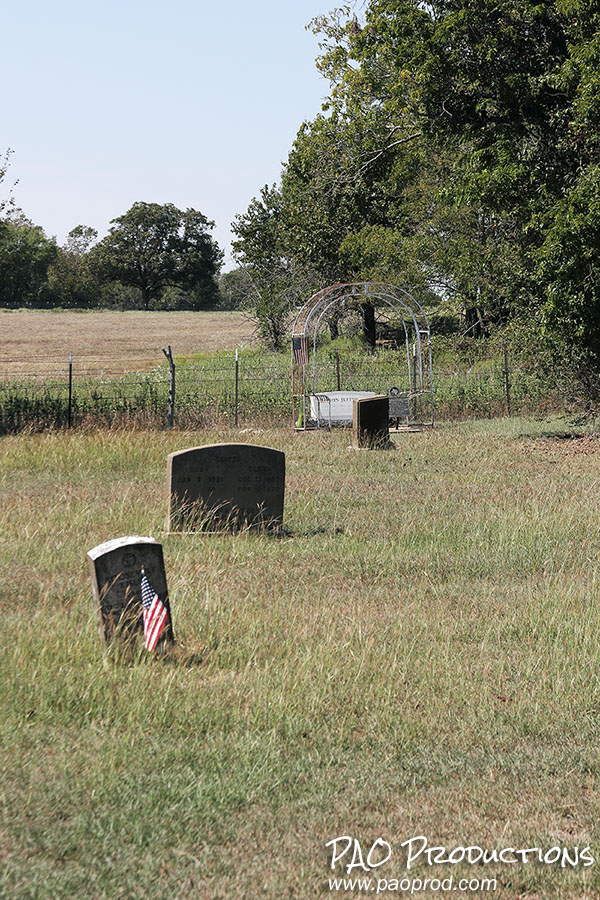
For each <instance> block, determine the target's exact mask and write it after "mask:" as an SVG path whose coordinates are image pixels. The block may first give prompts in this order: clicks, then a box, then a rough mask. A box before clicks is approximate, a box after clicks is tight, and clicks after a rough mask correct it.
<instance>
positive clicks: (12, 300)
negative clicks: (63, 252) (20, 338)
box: [0, 214, 58, 308]
mask: <svg viewBox="0 0 600 900" xmlns="http://www.w3.org/2000/svg"><path fill="white" fill-rule="evenodd" d="M1 224H2V227H1V229H0V306H5V307H8V308H18V307H21V306H23V307H26V306H33V307H39V306H42V307H43V306H47V305H51V301H52V296H51V288H50V285H49V283H48V269H49V267H50V265H51V264H52V263H53V262H54V261H55V259H56V257H57V253H58V250H57V247H56V243H55V242H54V240H51V239H49V238H47V237H46V235H45V234H44V232H43V230H42V229H41V228H40V227H39V226H37V225H33V223H31V222H30V221H29V220H28V219H26V218H25V217H24V216H23V215H21V214H12V215H11V217H10V218H8V219H4V220H3V221H2V222H1Z"/></svg>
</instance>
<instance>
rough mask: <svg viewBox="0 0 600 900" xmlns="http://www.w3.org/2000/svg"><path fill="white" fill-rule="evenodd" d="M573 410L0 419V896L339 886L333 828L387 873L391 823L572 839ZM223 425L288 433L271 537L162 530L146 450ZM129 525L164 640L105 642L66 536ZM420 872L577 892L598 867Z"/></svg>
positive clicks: (462, 840)
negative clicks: (341, 425) (264, 421)
mask: <svg viewBox="0 0 600 900" xmlns="http://www.w3.org/2000/svg"><path fill="white" fill-rule="evenodd" d="M571 432H572V426H571V425H570V424H569V423H568V422H567V421H565V420H536V421H534V420H525V419H517V418H514V419H495V420H487V421H478V422H472V423H463V424H444V425H442V426H440V427H439V428H436V429H435V430H434V431H432V432H425V433H422V434H404V435H399V436H394V441H395V443H396V444H397V446H398V449H397V450H395V451H380V452H371V451H355V450H351V449H349V445H350V443H351V436H350V434H349V433H348V432H341V431H338V432H334V433H332V434H328V433H322V432H321V433H309V434H293V433H292V432H291V430H284V429H278V430H277V429H274V430H271V431H262V430H258V429H252V430H250V429H245V430H243V431H242V432H241V433H240V432H239V431H234V430H232V429H231V430H229V429H221V430H206V431H202V432H194V433H184V432H178V431H173V432H170V433H169V432H166V431H151V432H150V431H141V430H138V431H135V430H129V431H125V430H122V431H119V430H112V431H110V430H104V431H103V430H96V431H92V430H90V431H73V432H71V433H59V432H54V433H42V434H34V435H27V434H21V435H17V436H6V437H3V438H2V440H1V442H0V466H1V468H0V473H1V474H0V477H1V484H2V498H3V500H2V507H1V513H0V515H1V518H2V521H1V524H0V566H1V569H2V573H3V577H2V579H1V581H0V602H1V603H2V645H3V646H2V649H1V651H0V673H1V674H0V708H1V709H2V716H1V720H0V729H1V732H0V733H1V739H2V752H1V754H0V770H1V774H0V797H1V803H0V810H1V813H0V815H1V820H2V824H1V831H0V860H1V875H0V879H1V880H0V895H2V896H6V897H7V898H11V900H21V898H22V900H24V898H28V900H31V898H36V900H37V898H39V900H48V898H52V900H63V898H64V900H66V898H86V900H87V898H90V900H92V898H93V900H100V898H106V900H115V898H134V897H143V898H148V900H163V898H166V897H169V898H226V897H227V898H229V897H232V898H233V897H235V898H248V900H250V898H255V897H259V896H261V897H268V898H272V900H280V898H284V897H290V898H291V897H294V898H312V897H321V896H357V895H356V894H350V893H346V894H344V893H343V892H342V891H340V892H339V893H331V892H330V891H329V889H328V887H327V879H328V877H330V876H331V875H332V873H331V871H330V870H329V869H328V864H329V860H330V855H329V853H328V852H326V848H325V843H326V842H327V841H329V840H332V839H333V838H335V837H337V836H340V835H352V836H355V837H357V838H358V839H359V840H360V842H361V845H362V846H363V847H364V848H368V847H370V845H371V843H372V842H373V841H374V840H375V839H376V838H379V837H381V838H383V839H384V840H386V841H388V842H389V843H390V844H391V846H392V849H393V856H392V859H391V860H390V862H388V863H386V864H385V865H384V866H383V867H382V869H379V870H376V871H375V876H376V877H382V878H390V879H391V878H393V877H396V878H401V877H403V876H405V875H406V874H407V872H406V868H405V857H404V855H403V851H402V850H401V847H400V844H401V843H402V842H403V841H405V840H407V839H408V838H410V837H413V836H416V835H425V836H427V838H428V840H429V843H430V844H432V845H433V844H435V845H443V846H445V847H447V848H448V849H451V848H454V847H456V846H460V845H463V846H464V845H478V846H480V847H483V848H488V849H493V848H502V847H515V848H528V847H541V848H542V849H543V850H549V849H550V848H552V847H555V846H560V847H568V848H570V849H572V848H574V847H579V848H580V849H583V848H584V847H586V846H588V845H589V846H590V847H591V848H592V854H593V855H594V857H595V858H596V859H598V857H599V855H600V845H599V841H598V839H599V833H598V822H599V821H600V792H599V790H598V778H599V766H600V762H599V757H598V739H599V727H598V726H599V721H600V683H599V678H598V673H599V647H600V607H599V604H598V590H599V572H600V569H599V564H598V557H599V550H600V546H599V545H600V536H599V526H598V505H599V501H600V452H599V449H600V442H599V441H597V440H596V438H595V437H594V435H593V434H587V435H586V434H583V433H581V434H576V435H573V434H572V433H571ZM228 440H233V441H236V440H241V441H248V442H252V443H257V444H263V445H267V446H270V447H275V448H279V449H281V450H284V451H285V452H286V465H287V485H286V504H285V515H284V522H285V526H286V528H287V529H288V531H289V534H287V535H286V536H284V537H282V538H274V537H269V536H266V535H264V536H263V535H252V534H247V533H246V534H244V533H243V534H240V535H235V536H231V535H164V534H163V528H164V519H165V512H166V500H165V485H164V482H165V466H166V458H167V455H168V454H169V453H171V452H173V451H175V450H179V449H182V448H184V447H189V446H194V445H197V444H201V443H212V442H215V441H228ZM128 534H140V535H152V536H154V537H156V538H157V539H158V540H160V541H162V543H163V546H164V554H165V563H166V567H167V577H168V583H169V589H170V597H171V608H172V612H173V624H174V631H175V638H176V640H177V648H176V652H174V653H173V655H172V656H171V657H169V658H165V659H159V658H154V657H152V656H150V655H149V654H143V653H142V654H141V655H140V658H139V659H136V660H134V661H131V662H129V663H125V662H121V663H119V662H116V661H114V660H112V659H110V658H109V657H107V656H104V655H103V650H102V645H101V642H100V638H99V635H98V630H97V619H96V611H95V610H94V607H93V602H92V596H91V586H90V580H89V573H88V569H87V565H86V560H85V554H86V551H88V550H89V549H90V548H92V547H94V546H95V545H97V544H99V543H100V542H101V541H105V540H107V539H109V538H113V537H119V536H121V535H128ZM433 870H434V871H432V869H430V868H429V867H427V866H423V865H417V867H416V868H415V869H413V870H411V872H410V873H408V874H410V875H411V876H412V875H417V876H420V877H434V876H435V877H446V876H447V875H449V874H452V873H453V874H454V876H455V877H459V876H465V877H467V878H472V877H478V878H483V877H492V876H494V877H497V879H498V887H497V890H496V891H495V892H490V893H489V894H486V895H485V896H490V897H491V896H493V897H495V898H496V897H497V898H517V897H523V896H527V897H535V898H542V897H544V898H545V897H552V898H570V900H574V898H592V897H600V874H599V871H600V869H599V863H596V864H595V865H594V866H591V867H588V868H586V867H584V866H583V865H582V864H581V863H580V865H578V866H577V867H575V868H572V867H571V866H567V867H566V868H561V867H560V865H542V864H539V863H529V864H527V865H520V864H519V865H497V866H494V865H491V866H485V867H484V866H466V865H458V866H454V867H452V866H449V865H445V866H434V867H433ZM435 870H442V871H439V872H438V871H435ZM338 874H341V870H338ZM352 874H353V875H362V874H363V873H362V872H361V871H360V870H355V871H354V872H353V873H352ZM384 896H385V895H384ZM391 896H393V895H391ZM417 896H418V895H417ZM421 896H430V895H429V894H428V893H427V892H426V891H425V892H424V893H423V894H421ZM438 896H439V894H438ZM473 896H475V895H473ZM482 896H484V895H483V894H482Z"/></svg>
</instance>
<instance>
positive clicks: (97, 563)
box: [87, 535, 173, 644]
mask: <svg viewBox="0 0 600 900" xmlns="http://www.w3.org/2000/svg"><path fill="white" fill-rule="evenodd" d="M87 558H88V563H89V567H90V575H91V578H92V591H93V594H94V599H95V601H96V603H97V604H98V606H99V611H100V633H101V635H102V636H103V637H104V640H105V641H106V643H110V642H111V641H112V640H113V638H114V637H115V636H116V635H117V634H119V635H120V636H121V637H124V638H126V639H132V638H133V637H134V636H135V635H136V634H137V633H139V632H142V633H143V630H144V625H143V611H142V610H143V608H142V588H141V578H142V569H143V570H144V571H145V573H146V578H147V579H148V582H149V583H150V585H151V586H152V588H153V590H154V591H155V592H156V593H157V594H158V596H159V597H160V599H161V600H162V602H163V604H164V605H165V606H166V608H167V616H168V620H167V624H166V625H165V628H164V630H163V633H162V635H161V637H160V639H159V643H161V644H172V643H173V629H172V624H171V610H170V606H169V597H168V591H167V577H166V574H165V564H164V559H163V550H162V544H159V543H158V541H155V540H154V538H151V537H140V536H139V535H130V536H128V537H122V538H115V539H114V540H111V541H106V542H105V543H103V544H98V546H97V547H94V548H93V549H92V550H89V551H88V554H87Z"/></svg>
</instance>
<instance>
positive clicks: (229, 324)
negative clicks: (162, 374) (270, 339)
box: [0, 310, 252, 377]
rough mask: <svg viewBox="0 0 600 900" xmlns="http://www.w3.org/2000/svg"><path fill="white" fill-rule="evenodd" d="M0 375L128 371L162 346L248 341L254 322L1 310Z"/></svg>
mask: <svg viewBox="0 0 600 900" xmlns="http://www.w3.org/2000/svg"><path fill="white" fill-rule="evenodd" d="M0 333H1V334H2V341H1V353H0V377H1V376H7V375H11V376H14V375H19V374H25V373H27V374H35V375H45V374H52V373H54V372H57V371H60V372H64V371H65V369H66V368H67V364H68V359H69V353H70V352H72V353H73V356H74V360H75V365H76V366H77V370H78V371H93V372H94V373H96V372H99V371H102V370H103V369H106V370H108V371H110V372H127V371H131V370H137V369H140V368H143V367H145V366H156V365H159V364H160V363H161V361H163V360H164V357H163V355H162V352H161V348H162V347H166V346H167V344H171V346H172V348H173V352H174V353H179V354H190V353H197V352H202V353H206V352H209V353H211V352H214V351H215V350H222V349H233V348H235V347H238V346H244V345H246V344H249V343H250V342H251V340H252V325H251V323H250V322H249V321H248V319H246V318H245V317H244V316H243V315H242V314H241V313H238V312H112V311H109V310H99V311H94V310H89V311H79V312H69V311H68V310H67V311H65V310H60V311H55V312H52V311H49V312H46V311H42V310H35V311H34V310H14V311H12V310H0Z"/></svg>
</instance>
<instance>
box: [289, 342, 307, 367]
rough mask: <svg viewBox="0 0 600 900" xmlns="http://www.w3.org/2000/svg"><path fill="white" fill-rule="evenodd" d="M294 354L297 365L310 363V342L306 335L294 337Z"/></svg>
mask: <svg viewBox="0 0 600 900" xmlns="http://www.w3.org/2000/svg"><path fill="white" fill-rule="evenodd" d="M292 354H293V357H294V362H295V363H296V365H297V366H307V365H308V343H307V341H306V337H305V336H304V335H302V336H298V337H293V338H292Z"/></svg>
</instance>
